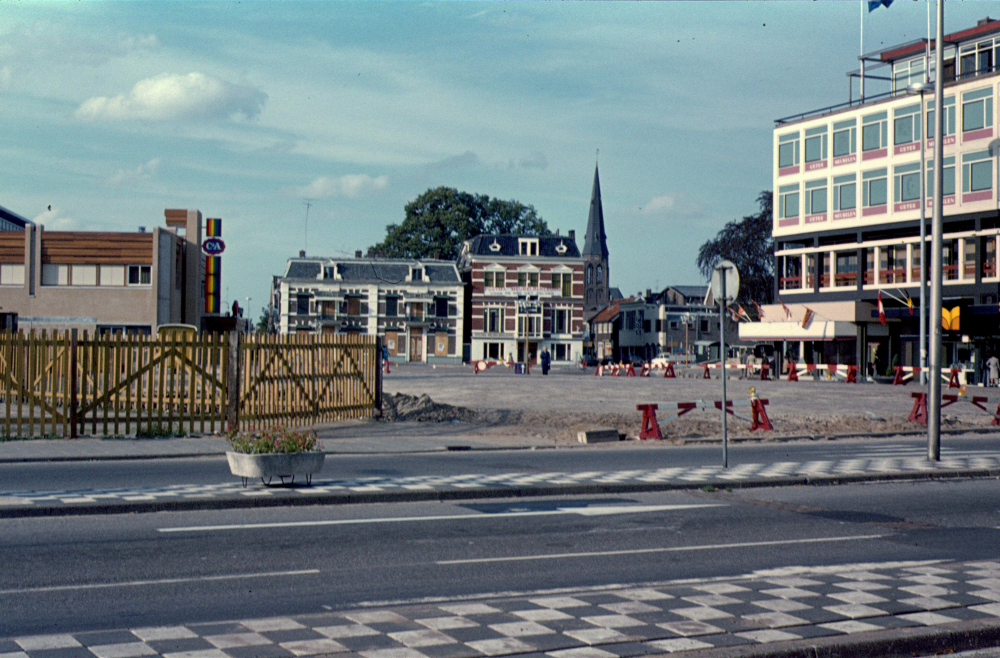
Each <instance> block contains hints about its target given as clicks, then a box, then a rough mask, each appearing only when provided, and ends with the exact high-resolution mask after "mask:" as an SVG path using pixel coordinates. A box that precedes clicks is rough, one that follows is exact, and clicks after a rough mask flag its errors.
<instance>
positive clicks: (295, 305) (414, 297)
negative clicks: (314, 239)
mask: <svg viewBox="0 0 1000 658" xmlns="http://www.w3.org/2000/svg"><path fill="white" fill-rule="evenodd" d="M463 288H464V284H463V283H462V280H461V277H460V276H459V274H458V270H457V269H456V267H455V263H454V261H441V260H423V259H421V260H410V259H390V258H365V257H362V254H361V252H360V251H359V252H357V253H356V254H355V258H312V257H306V256H305V253H304V252H300V255H299V257H298V258H289V259H288V264H287V266H286V267H285V273H284V275H283V276H280V277H279V276H276V277H274V279H273V280H272V284H271V309H272V314H273V319H274V328H275V329H276V330H277V332H278V333H282V334H289V333H300V334H301V333H307V334H346V335H369V336H374V335H377V336H381V337H382V338H383V339H384V341H385V342H384V344H385V346H386V348H387V350H388V352H389V358H390V359H391V360H392V361H397V362H424V363H461V362H462V335H463V331H464V326H463V323H464V317H463V308H464V303H463Z"/></svg>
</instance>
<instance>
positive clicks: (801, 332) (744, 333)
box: [740, 320, 858, 342]
mask: <svg viewBox="0 0 1000 658" xmlns="http://www.w3.org/2000/svg"><path fill="white" fill-rule="evenodd" d="M857 335H858V327H857V325H856V324H854V323H853V322H835V321H833V320H813V321H812V322H810V323H809V324H808V325H807V326H806V327H805V328H803V327H802V323H801V322H743V323H740V340H752V341H758V342H765V341H777V340H837V339H842V338H856V337H857Z"/></svg>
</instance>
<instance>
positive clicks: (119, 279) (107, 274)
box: [100, 265, 125, 286]
mask: <svg viewBox="0 0 1000 658" xmlns="http://www.w3.org/2000/svg"><path fill="white" fill-rule="evenodd" d="M100 284H101V285H102V286H124V285H125V266H124V265H101V276H100Z"/></svg>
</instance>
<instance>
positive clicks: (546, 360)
mask: <svg viewBox="0 0 1000 658" xmlns="http://www.w3.org/2000/svg"><path fill="white" fill-rule="evenodd" d="M551 361H552V357H551V356H549V348H547V347H543V348H542V374H543V375H547V374H549V364H550V363H551Z"/></svg>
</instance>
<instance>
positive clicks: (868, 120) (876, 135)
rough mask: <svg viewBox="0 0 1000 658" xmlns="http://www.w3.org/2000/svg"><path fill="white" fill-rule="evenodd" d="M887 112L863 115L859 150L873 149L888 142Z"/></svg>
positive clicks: (880, 147) (883, 146)
mask: <svg viewBox="0 0 1000 658" xmlns="http://www.w3.org/2000/svg"><path fill="white" fill-rule="evenodd" d="M888 116H889V115H888V112H876V113H875V114H869V115H868V116H866V117H864V118H863V120H862V122H863V125H862V127H861V150H862V151H873V150H876V149H882V148H885V147H886V146H887V144H888V138H889V135H888V132H889V131H888V125H889V120H888Z"/></svg>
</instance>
